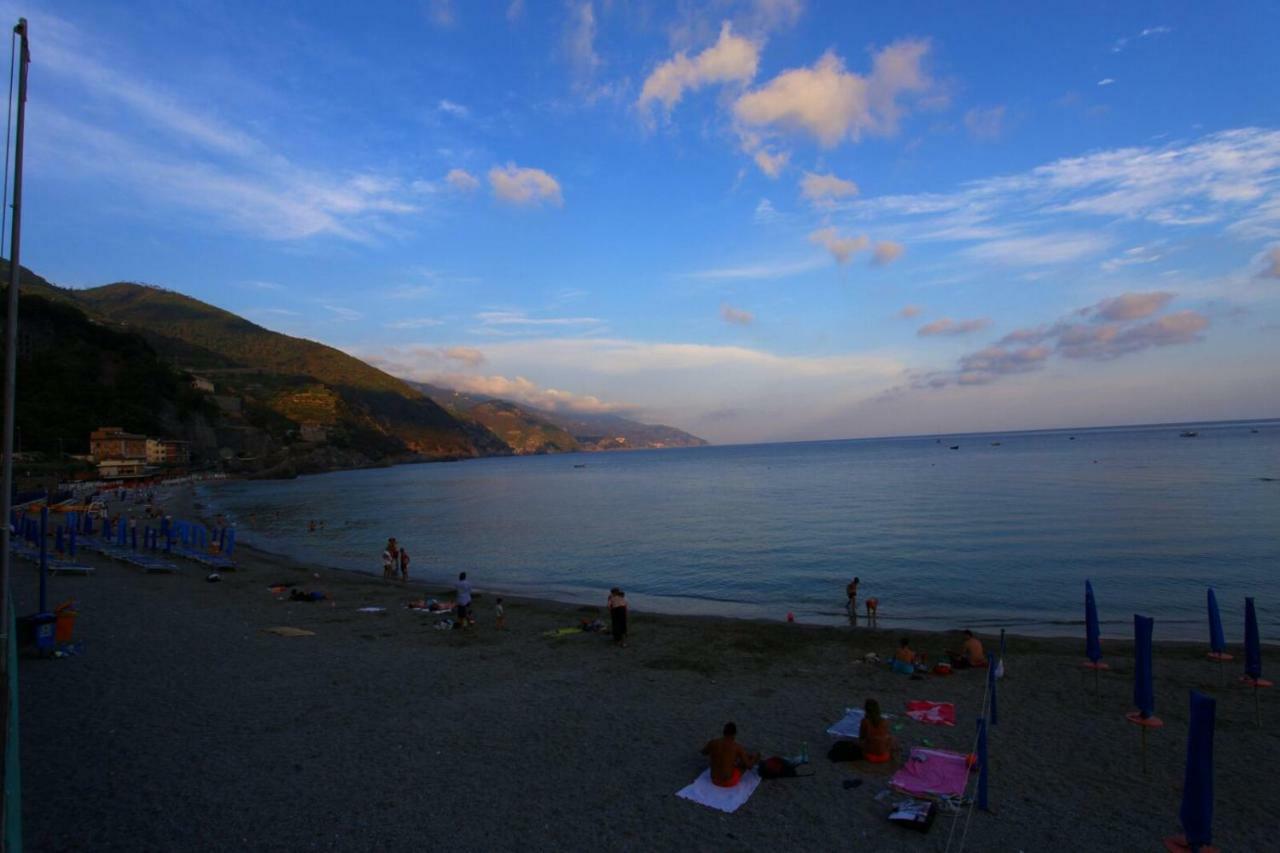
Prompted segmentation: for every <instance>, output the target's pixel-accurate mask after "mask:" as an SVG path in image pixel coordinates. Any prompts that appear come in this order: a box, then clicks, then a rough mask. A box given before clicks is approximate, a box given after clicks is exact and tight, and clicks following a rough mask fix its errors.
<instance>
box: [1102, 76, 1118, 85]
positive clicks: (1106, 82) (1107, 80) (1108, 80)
mask: <svg viewBox="0 0 1280 853" xmlns="http://www.w3.org/2000/svg"><path fill="white" fill-rule="evenodd" d="M1114 82H1116V81H1115V80H1112V79H1111V78H1110V77H1103V78H1102V79H1101V80H1099V81H1098V85H1099V86H1110V85H1111V84H1112V83H1114Z"/></svg>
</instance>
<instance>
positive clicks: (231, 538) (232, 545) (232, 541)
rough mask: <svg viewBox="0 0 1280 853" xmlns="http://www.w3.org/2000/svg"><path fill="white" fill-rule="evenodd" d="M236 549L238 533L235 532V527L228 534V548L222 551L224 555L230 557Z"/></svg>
mask: <svg viewBox="0 0 1280 853" xmlns="http://www.w3.org/2000/svg"><path fill="white" fill-rule="evenodd" d="M235 549H236V531H235V528H234V527H233V528H232V529H231V530H229V531H228V532H227V547H226V548H224V549H222V553H223V554H226V555H227V556H228V557H230V556H231V552H232V551H234V550H235Z"/></svg>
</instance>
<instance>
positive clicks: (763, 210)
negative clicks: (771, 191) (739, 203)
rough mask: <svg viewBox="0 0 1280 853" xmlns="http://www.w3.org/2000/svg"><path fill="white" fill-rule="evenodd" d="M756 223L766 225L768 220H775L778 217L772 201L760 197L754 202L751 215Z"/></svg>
mask: <svg viewBox="0 0 1280 853" xmlns="http://www.w3.org/2000/svg"><path fill="white" fill-rule="evenodd" d="M752 218H753V219H754V220H755V221H756V224H758V225H768V224H769V223H770V222H776V221H777V220H778V218H779V215H778V211H777V210H776V209H775V208H774V206H773V202H771V201H769V199H767V198H762V199H760V201H759V202H758V203H757V204H756V211H755V214H754V216H753V217H752Z"/></svg>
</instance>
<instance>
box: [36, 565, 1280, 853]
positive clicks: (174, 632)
mask: <svg viewBox="0 0 1280 853" xmlns="http://www.w3.org/2000/svg"><path fill="white" fill-rule="evenodd" d="M379 544H380V543H379ZM236 556H237V557H238V558H239V562H240V567H241V568H240V571H237V572H234V573H224V574H223V575H222V577H223V582H221V583H217V584H213V583H207V582H206V581H205V574H206V570H204V569H203V568H202V567H200V566H198V565H196V564H194V563H188V562H185V561H182V566H183V568H182V570H181V572H179V573H177V574H174V575H145V574H143V573H142V572H141V570H139V569H136V568H133V567H128V566H125V565H123V564H120V563H116V562H113V561H110V560H106V559H103V558H99V557H95V556H89V557H88V562H90V563H92V564H93V565H95V566H97V569H98V570H97V574H96V575H95V576H93V577H54V578H51V579H50V581H49V600H50V602H51V603H57V602H59V601H62V600H65V599H68V598H74V599H75V600H76V601H77V602H79V608H80V616H79V620H78V622H77V625H76V638H77V639H78V640H82V641H83V643H84V653H83V654H82V655H79V656H74V657H70V658H64V659H35V658H24V659H23V660H22V661H21V662H20V665H19V673H20V678H21V682H20V684H21V687H20V689H21V715H22V716H21V721H22V746H21V749H22V765H23V819H24V826H25V835H26V845H27V848H28V849H31V850H86V851H88V850H93V851H103V850H121V851H123V850H129V851H141V850H197V851H198V850H282V851H283V850H413V849H423V848H426V849H431V848H442V849H454V850H477V851H479V850H592V851H602V850H636V851H640V850H665V849H685V850H689V849H692V850H711V849H719V850H723V849H732V850H777V849H806V850H833V849H848V848H850V847H862V848H864V849H875V850H913V851H914V850H924V851H935V850H937V851H941V850H944V849H946V847H947V838H948V833H949V832H950V831H951V830H952V825H953V823H955V822H956V820H957V818H956V817H954V816H952V815H949V814H942V815H940V816H939V818H938V820H937V822H936V823H935V825H934V826H933V828H932V830H931V831H930V832H929V833H928V834H926V835H918V834H916V833H914V832H911V831H909V830H904V829H901V828H899V827H896V826H893V825H891V824H889V823H888V822H887V820H886V815H887V813H888V807H887V805H886V804H884V803H881V802H877V801H876V800H875V796H876V795H877V794H878V793H879V792H880V791H882V790H883V789H884V788H885V787H886V782H887V780H888V777H889V776H890V775H891V773H892V771H893V767H892V766H885V765H878V766H873V765H867V764H864V763H857V764H850V763H842V764H835V763H832V762H830V761H828V760H827V758H826V751H827V748H828V747H829V745H830V743H831V738H830V737H829V736H828V735H826V734H825V729H826V728H827V726H829V725H830V724H831V723H833V722H835V721H836V720H838V719H839V718H840V717H841V716H842V715H843V713H844V709H845V708H846V707H851V706H859V707H860V706H861V705H862V703H863V701H864V700H865V699H866V698H867V697H875V698H877V699H879V700H880V702H881V704H882V706H883V707H884V708H885V710H886V712H888V713H894V714H897V715H899V719H898V720H897V722H900V723H901V724H902V727H901V729H900V730H898V731H896V732H895V735H896V736H897V737H898V738H899V739H900V741H901V742H902V743H903V745H904V746H906V747H910V746H913V745H923V744H924V743H925V742H926V741H928V742H929V743H931V744H932V745H933V746H936V747H939V748H945V749H952V750H956V751H961V752H968V751H969V749H970V747H971V745H972V740H973V732H974V721H975V719H976V717H977V716H978V714H979V712H980V708H981V702H982V697H983V692H984V687H985V673H984V672H967V673H959V674H956V675H954V676H952V677H950V678H936V677H930V678H928V679H926V680H923V681H913V680H910V679H908V678H906V677H904V676H901V675H896V674H893V673H891V672H889V671H888V670H887V669H885V668H883V667H877V666H873V665H869V664H866V663H863V662H862V659H863V656H864V655H865V654H866V653H868V652H876V653H878V654H880V655H881V656H882V657H888V656H889V655H890V654H891V652H892V649H893V648H894V647H895V646H896V641H897V638H898V636H899V633H898V632H894V633H889V632H881V631H876V630H871V629H868V628H864V627H859V628H852V629H851V628H847V627H845V628H831V627H818V626H807V625H788V624H781V623H763V622H750V621H740V620H729V619H715V618H699V617H681V616H656V615H650V614H645V613H634V612H633V614H632V619H631V623H632V624H631V637H630V644H629V647H628V648H625V649H619V648H615V647H614V646H613V645H612V643H611V642H610V641H609V639H608V637H607V635H595V634H574V635H570V636H567V637H564V638H561V639H549V638H546V637H544V636H543V632H546V631H548V630H551V629H555V628H560V627H565V626H569V625H573V624H576V623H577V622H578V620H579V618H581V617H582V616H592V615H593V614H594V612H595V609H594V608H580V607H576V606H572V605H564V604H556V603H550V602H540V601H534V600H519V599H514V598H510V597H507V599H506V605H507V607H506V609H507V620H508V625H509V630H507V631H505V632H499V631H497V630H495V628H494V618H493V597H492V596H488V595H485V594H484V578H483V577H475V578H472V580H473V582H474V583H475V585H476V588H477V590H479V591H480V595H479V597H478V598H477V600H476V603H475V612H476V615H477V618H478V620H479V624H478V625H477V626H476V627H475V628H474V629H472V630H468V631H439V630H435V629H434V628H433V625H434V624H435V623H436V622H437V621H438V618H439V617H434V616H429V615H425V614H421V613H417V612H412V611H409V610H406V609H404V608H403V606H402V605H403V603H404V602H405V601H407V600H409V599H410V598H415V597H419V596H420V595H421V594H422V592H423V588H422V587H420V586H417V585H415V584H410V586H409V587H408V588H407V589H406V588H403V587H401V586H400V585H399V584H388V583H385V582H383V581H381V580H380V579H377V578H372V577H366V576H362V575H356V574H352V573H347V572H341V571H336V570H325V569H318V568H314V567H310V566H303V565H298V564H294V563H291V562H289V561H287V560H284V559H281V558H279V557H274V556H269V555H265V554H262V553H260V552H255V551H253V550H252V549H249V548H237V554H236ZM317 575H318V577H317ZM275 581H284V582H287V583H293V584H297V585H299V586H300V587H301V588H304V589H319V590H323V591H325V592H327V593H329V594H330V595H332V596H333V597H334V599H335V601H334V603H333V605H332V606H331V605H330V603H328V602H317V603H302V602H292V601H287V600H284V601H282V600H277V597H276V596H275V595H274V594H272V593H271V592H270V591H269V590H268V589H267V586H268V584H269V583H271V582H275ZM14 585H15V592H16V595H17V606H18V612H19V613H29V612H32V611H33V610H34V609H35V604H36V588H37V577H36V572H35V570H34V569H33V568H32V567H31V566H30V565H29V564H24V563H21V562H19V563H17V564H16V565H15V574H14ZM426 591H427V592H428V593H434V594H436V595H438V596H440V597H442V598H444V599H446V600H451V598H452V595H451V594H449V593H447V592H445V591H443V590H439V589H435V590H426ZM606 592H607V591H605V590H602V591H601V603H602V604H603V599H604V595H605V594H606ZM364 606H382V607H385V608H386V610H385V612H384V613H381V614H368V613H360V612H357V608H359V607H364ZM275 626H288V627H295V628H301V629H305V630H307V631H312V632H314V635H312V636H302V637H282V636H276V635H273V634H268V633H265V632H264V629H267V628H271V627H275ZM957 627H962V626H957ZM911 636H912V638H913V645H914V647H915V648H916V649H917V650H920V651H924V652H926V653H928V654H929V656H930V659H936V658H937V657H939V656H940V655H941V653H942V652H943V650H944V649H945V648H949V647H956V646H958V645H959V638H958V635H955V634H951V635H927V634H922V633H918V634H912V635H911ZM984 640H985V641H986V643H987V647H988V649H989V650H990V649H991V648H992V647H993V646H994V645H995V642H994V640H993V638H989V637H986V638H984ZM1082 651H1083V643H1082V642H1076V641H1064V640H1033V639H1022V638H1016V637H1010V638H1009V644H1008V659H1007V670H1008V677H1007V678H1006V679H1004V680H1002V681H1001V682H1000V684H999V688H1000V692H999V713H1000V720H999V725H998V726H996V727H995V728H994V729H993V730H992V732H991V742H990V743H991V746H990V750H991V752H990V762H991V789H990V796H991V805H992V809H993V813H992V814H984V813H981V812H976V811H975V813H974V814H973V816H972V819H971V821H970V823H969V826H968V831H967V837H966V843H965V849H968V850H1010V851H1014V850H1065V849H1093V850H1117V851H1120V850H1152V849H1158V846H1159V841H1160V838H1161V837H1162V836H1164V835H1168V834H1172V833H1175V832H1177V831H1178V830H1179V826H1178V817H1177V813H1178V805H1179V801H1180V796H1181V784H1182V773H1183V762H1184V756H1185V748H1186V746H1185V743H1186V723H1187V690H1188V688H1191V687H1195V688H1199V689H1205V690H1207V691H1209V692H1211V693H1212V694H1213V695H1215V696H1217V697H1219V703H1218V725H1217V737H1216V744H1215V746H1216V756H1215V760H1216V766H1217V775H1216V782H1217V798H1216V808H1217V811H1216V816H1215V841H1216V842H1217V845H1218V846H1219V847H1220V848H1221V849H1223V850H1229V851H1231V850H1262V849H1267V848H1269V847H1270V846H1271V844H1272V843H1273V842H1274V831H1275V828H1276V821H1275V817H1274V809H1273V807H1272V803H1271V800H1272V797H1271V793H1270V792H1272V791H1273V790H1274V782H1273V776H1274V768H1275V767H1276V766H1277V761H1278V760H1280V734H1278V733H1277V731H1276V724H1277V722H1278V721H1280V712H1278V711H1277V708H1280V704H1278V703H1280V693H1276V692H1275V691H1271V692H1269V693H1266V694H1264V695H1263V696H1262V715H1263V727H1262V728H1261V729H1259V728H1258V727H1256V726H1255V724H1254V705H1253V696H1252V693H1251V692H1249V691H1247V690H1245V689H1242V688H1239V687H1236V686H1234V685H1233V684H1232V682H1233V681H1234V678H1235V676H1236V675H1237V674H1238V672H1239V670H1240V667H1239V666H1238V665H1236V666H1233V667H1232V668H1231V669H1229V670H1228V686H1227V687H1226V688H1219V687H1218V671H1217V669H1216V668H1215V667H1214V665H1212V664H1210V663H1208V662H1207V661H1205V660H1204V656H1203V651H1204V650H1203V649H1202V648H1200V647H1199V646H1197V645H1194V644H1157V653H1156V663H1155V672H1156V689H1157V714H1158V715H1159V716H1161V717H1162V718H1163V719H1164V720H1165V722H1166V727H1165V728H1164V729H1162V730H1159V731H1155V732H1152V733H1151V734H1150V736H1149V737H1148V761H1149V772H1148V773H1147V774H1146V775H1144V774H1143V772H1142V769H1141V764H1140V756H1139V733H1138V730H1137V729H1136V727H1134V726H1132V725H1130V724H1129V723H1127V722H1125V720H1124V718H1123V714H1124V713H1125V712H1127V711H1129V710H1131V709H1132V705H1131V694H1132V680H1131V679H1132V662H1131V659H1130V658H1129V656H1128V655H1129V647H1128V645H1127V644H1123V643H1118V642H1108V643H1107V644H1106V646H1105V651H1106V654H1107V659H1108V660H1109V661H1110V662H1111V664H1112V666H1113V667H1114V669H1113V670H1112V671H1111V672H1108V673H1103V676H1102V679H1101V696H1100V697H1099V698H1098V699H1095V698H1094V696H1093V693H1092V684H1093V682H1092V676H1091V675H1088V676H1086V675H1085V674H1084V673H1082V672H1081V671H1080V667H1079V663H1080V661H1081V653H1082ZM1235 651H1237V652H1238V650H1235ZM1268 651H1269V650H1268ZM1237 661H1238V659H1237ZM1267 664H1270V665H1273V666H1280V662H1274V663H1273V662H1271V661H1264V666H1265V665H1267ZM909 699H930V700H938V701H951V702H954V703H955V704H956V709H957V726H956V727H955V728H945V727H934V726H926V725H923V724H920V723H916V722H914V721H911V720H906V719H903V718H902V717H901V714H902V710H903V705H904V702H905V701H907V700H909ZM731 719H732V720H735V721H736V722H737V724H738V727H739V732H740V734H739V739H740V740H741V741H742V742H743V743H744V744H745V745H746V746H747V747H748V748H750V749H755V750H759V751H761V752H762V753H763V754H765V755H772V754H782V755H788V754H792V753H795V752H798V751H799V750H800V749H801V747H802V746H803V745H806V744H807V746H808V750H809V753H810V755H811V758H812V764H811V766H810V767H807V768H804V769H803V771H802V772H806V773H808V772H811V773H812V774H813V775H812V776H809V777H805V778H798V779H784V780H779V781H765V782H763V783H761V785H760V787H759V789H758V790H757V791H756V793H755V794H754V796H752V798H751V799H750V800H749V801H748V802H747V803H746V805H745V806H743V807H742V808H741V809H740V810H739V811H738V812H737V813H735V814H732V815H725V814H721V813H719V812H716V811H713V810H711V809H708V808H706V807H703V806H700V805H696V804H694V803H690V802H687V801H684V800H681V799H678V798H677V797H675V792H676V791H677V790H678V789H680V788H682V787H683V786H684V785H686V784H688V783H689V782H691V781H692V780H693V779H694V778H695V777H696V776H697V775H698V774H699V773H700V772H701V770H702V769H703V767H704V764H703V759H702V758H701V757H700V756H699V755H698V750H699V748H700V747H701V745H702V744H703V743H704V742H705V741H706V740H707V739H709V738H711V737H713V736H716V735H717V734H719V729H720V727H721V726H722V724H723V723H724V722H725V721H726V720H731ZM855 778H857V779H861V780H863V781H862V784H861V785H860V786H858V787H856V788H852V789H846V788H845V787H844V786H843V784H842V783H843V782H844V781H846V780H851V779H855ZM971 790H972V789H971ZM963 823H964V818H963V816H961V818H960V819H959V825H957V827H956V831H955V833H954V834H955V837H954V838H953V839H952V846H951V849H952V850H955V849H959V840H960V834H961V830H963Z"/></svg>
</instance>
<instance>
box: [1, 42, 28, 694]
mask: <svg viewBox="0 0 1280 853" xmlns="http://www.w3.org/2000/svg"><path fill="white" fill-rule="evenodd" d="M13 31H14V33H15V34H17V36H18V41H19V42H20V44H21V48H20V50H21V53H20V55H19V60H18V127H17V134H16V138H15V140H14V147H13V232H12V237H11V238H10V241H9V303H8V314H7V315H6V316H5V328H4V439H3V453H4V465H3V470H2V471H0V639H3V642H2V643H0V646H2V647H3V655H0V667H5V668H6V669H7V667H8V660H9V643H11V642H13V639H14V638H13V637H10V636H9V607H10V606H11V602H10V600H9V563H10V555H9V514H10V512H12V510H13V422H14V413H15V411H16V408H17V406H16V398H15V394H14V392H15V390H16V388H17V384H18V270H19V269H20V267H19V259H18V258H19V252H18V250H19V247H20V246H21V235H22V137H23V129H24V123H25V122H26V117H27V66H28V65H29V64H30V62H31V51H30V50H29V48H28V45H27V19H26V18H19V19H18V25H17V26H16V27H14V28H13ZM9 676H10V677H12V676H13V673H9Z"/></svg>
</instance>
